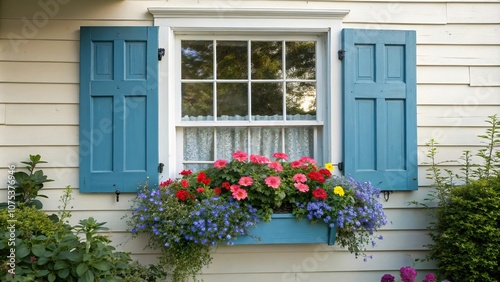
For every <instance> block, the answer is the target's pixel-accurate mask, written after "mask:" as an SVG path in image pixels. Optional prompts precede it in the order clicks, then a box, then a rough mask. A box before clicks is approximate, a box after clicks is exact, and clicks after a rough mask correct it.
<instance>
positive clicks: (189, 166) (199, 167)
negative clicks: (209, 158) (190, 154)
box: [184, 163, 214, 173]
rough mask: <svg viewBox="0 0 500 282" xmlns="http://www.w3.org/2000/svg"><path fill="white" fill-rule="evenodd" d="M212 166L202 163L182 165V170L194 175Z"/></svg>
mask: <svg viewBox="0 0 500 282" xmlns="http://www.w3.org/2000/svg"><path fill="white" fill-rule="evenodd" d="M213 166H214V165H213V164H211V163H210V164H205V163H202V164H192V163H191V164H184V169H186V170H188V169H189V170H191V171H192V172H193V173H196V172H198V171H200V170H203V169H207V168H211V167H213Z"/></svg>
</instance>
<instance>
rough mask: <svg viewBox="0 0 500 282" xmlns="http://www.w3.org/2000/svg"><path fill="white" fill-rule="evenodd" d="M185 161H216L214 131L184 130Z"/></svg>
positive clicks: (202, 129) (199, 128) (194, 128)
mask: <svg viewBox="0 0 500 282" xmlns="http://www.w3.org/2000/svg"><path fill="white" fill-rule="evenodd" d="M183 142H184V143H183V144H184V160H185V161H213V160H214V129H213V128H210V127H187V128H184V141H183Z"/></svg>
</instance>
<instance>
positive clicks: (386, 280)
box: [380, 273, 395, 282]
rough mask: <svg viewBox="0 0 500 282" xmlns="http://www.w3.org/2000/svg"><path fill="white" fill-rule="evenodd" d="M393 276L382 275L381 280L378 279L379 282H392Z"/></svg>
mask: <svg viewBox="0 0 500 282" xmlns="http://www.w3.org/2000/svg"><path fill="white" fill-rule="evenodd" d="M394 281H395V280H394V276H392V275H390V274H388V273H387V274H384V276H382V278H381V279H380V282H394Z"/></svg>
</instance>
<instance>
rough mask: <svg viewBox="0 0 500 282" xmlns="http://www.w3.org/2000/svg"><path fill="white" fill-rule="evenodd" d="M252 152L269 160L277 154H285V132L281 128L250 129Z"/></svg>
mask: <svg viewBox="0 0 500 282" xmlns="http://www.w3.org/2000/svg"><path fill="white" fill-rule="evenodd" d="M250 135H251V136H252V139H251V146H252V147H251V152H252V154H258V155H262V156H265V157H268V158H269V159H273V158H272V155H273V154H274V153H276V152H283V146H282V144H283V130H282V128H281V127H252V128H251V129H250Z"/></svg>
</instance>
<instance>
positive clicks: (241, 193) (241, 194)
mask: <svg viewBox="0 0 500 282" xmlns="http://www.w3.org/2000/svg"><path fill="white" fill-rule="evenodd" d="M247 196H248V194H247V191H246V190H245V189H238V190H236V191H234V192H233V198H235V199H236V200H238V201H240V200H244V199H246V198H247Z"/></svg>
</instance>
